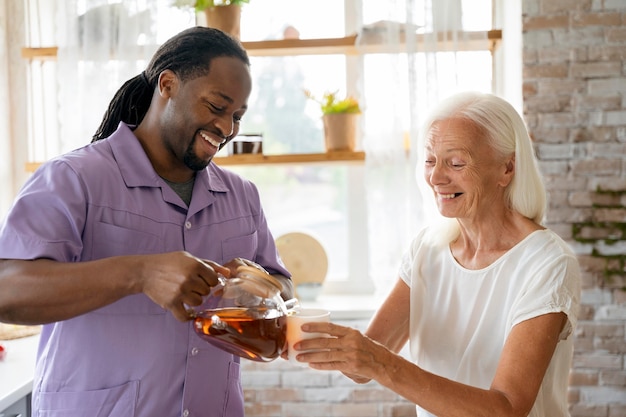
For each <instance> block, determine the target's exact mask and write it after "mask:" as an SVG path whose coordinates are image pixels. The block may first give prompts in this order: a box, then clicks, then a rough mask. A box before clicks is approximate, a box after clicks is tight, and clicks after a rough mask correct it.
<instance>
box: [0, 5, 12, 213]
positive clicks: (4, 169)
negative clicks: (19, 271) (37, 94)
mask: <svg viewBox="0 0 626 417" xmlns="http://www.w3.org/2000/svg"><path fill="white" fill-rule="evenodd" d="M8 37H9V28H8V16H7V8H6V5H5V4H4V3H3V4H2V6H0V45H2V47H0V74H2V75H3V76H2V77H0V78H1V81H0V82H1V83H2V90H3V91H6V92H9V94H3V95H2V96H1V97H0V138H2V140H1V141H0V181H1V183H2V184H5V186H4V187H2V188H3V189H4V190H3V191H2V194H1V195H0V209H1V211H0V218H2V214H3V213H4V212H5V211H6V210H7V209H8V207H9V204H10V203H9V202H10V200H11V198H12V197H11V194H12V193H11V189H12V187H11V186H8V185H9V184H12V183H13V175H12V173H11V167H12V163H11V129H10V113H9V98H10V96H11V94H10V93H11V90H10V89H9V85H10V84H9V77H8V74H9V53H8V48H6V45H8V44H9V42H8Z"/></svg>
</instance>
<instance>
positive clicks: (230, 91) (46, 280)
mask: <svg viewBox="0 0 626 417" xmlns="http://www.w3.org/2000/svg"><path fill="white" fill-rule="evenodd" d="M250 90H251V77H250V73H249V60H248V57H247V55H246V52H245V50H243V48H242V47H241V45H240V44H239V42H238V41H236V40H234V39H233V38H231V37H229V36H228V35H225V34H224V33H222V32H220V31H218V30H215V29H210V28H201V27H196V28H191V29H187V30H185V31H183V32H181V33H179V34H178V35H176V36H174V37H173V38H172V39H170V40H169V41H167V42H166V43H165V44H164V45H162V46H161V47H160V48H159V50H158V51H157V52H156V53H155V55H154V57H153V58H152V60H151V62H150V64H149V65H148V67H147V68H146V70H145V71H144V72H142V73H141V74H140V75H138V76H136V77H134V78H132V79H130V80H129V81H127V82H126V83H125V84H124V85H123V86H122V87H121V88H120V89H119V90H118V92H117V93H116V95H115V97H114V98H113V100H112V101H111V104H110V106H109V109H108V110H107V113H106V114H105V117H104V120H103V122H102V124H101V126H100V128H99V129H98V132H97V133H96V135H95V136H94V140H93V143H92V144H90V145H88V146H86V147H84V148H81V149H78V150H75V151H73V152H70V153H68V154H65V155H62V156H60V157H58V158H55V159H54V160H52V161H49V162H48V163H46V164H44V165H43V166H42V167H41V168H40V169H39V170H38V171H37V172H36V173H35V174H34V175H33V176H32V178H31V179H29V181H28V182H27V183H26V184H25V186H24V187H23V189H22V191H21V192H20V194H19V196H18V197H17V199H16V201H15V204H14V206H13V207H12V209H11V210H10V212H9V214H8V216H7V218H6V219H5V221H4V223H3V224H2V227H1V229H0V259H2V260H1V261H0V321H6V322H12V323H21V324H45V325H44V328H43V331H42V335H41V342H40V348H39V353H38V360H37V367H36V375H35V382H34V389H33V415H34V416H39V415H63V416H81V417H84V416H90V417H92V416H116V417H117V416H131V415H132V416H142V417H154V416H181V415H182V416H208V415H211V416H242V415H243V394H242V389H241V384H240V380H239V358H237V357H234V356H233V355H231V354H228V353H226V352H224V351H221V350H219V349H217V348H215V347H213V346H211V345H209V344H208V343H206V342H203V341H202V340H201V339H200V338H199V337H197V336H196V335H195V333H194V330H193V328H192V326H191V324H190V322H189V319H190V317H189V313H188V311H187V307H186V306H197V305H200V304H201V303H202V300H203V297H204V296H206V295H207V294H208V293H209V292H210V289H211V287H212V286H213V285H215V284H216V283H217V277H218V274H224V275H227V276H228V275H229V274H231V273H232V272H233V271H234V270H235V269H236V267H237V266H239V265H241V264H248V265H253V266H258V267H263V268H265V269H266V270H267V271H268V272H269V273H271V274H273V275H274V276H275V277H277V278H279V279H280V281H281V283H282V285H283V296H284V297H285V298H291V297H292V294H293V288H292V285H291V281H290V279H289V278H288V276H289V273H288V271H287V270H286V269H285V268H284V266H283V264H282V262H281V261H280V259H279V258H278V255H277V251H276V248H275V245H274V240H273V238H272V235H271V233H270V231H269V229H268V226H267V223H266V221H265V217H264V214H263V211H262V208H261V205H260V199H259V196H258V192H257V189H256V187H255V186H254V185H253V184H252V183H250V182H248V181H246V180H244V179H242V178H240V177H239V176H237V175H235V174H233V173H230V172H227V171H224V170H222V169H221V168H219V167H217V166H216V165H215V164H213V163H211V160H212V158H213V156H214V155H215V153H216V152H217V151H218V150H219V149H220V148H221V147H223V146H224V145H225V144H226V143H227V142H228V141H229V140H231V139H232V138H233V137H234V136H236V134H237V133H238V130H239V121H240V120H241V118H242V116H243V115H244V113H245V112H246V109H247V100H248V97H249V94H250Z"/></svg>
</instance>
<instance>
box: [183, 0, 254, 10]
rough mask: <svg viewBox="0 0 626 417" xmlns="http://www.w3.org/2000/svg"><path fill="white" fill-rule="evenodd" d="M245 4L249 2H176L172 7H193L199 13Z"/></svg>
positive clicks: (240, 0)
mask: <svg viewBox="0 0 626 417" xmlns="http://www.w3.org/2000/svg"><path fill="white" fill-rule="evenodd" d="M246 3H250V0H176V1H175V2H174V5H175V6H176V7H193V8H195V9H196V11H197V12H201V11H203V10H204V9H208V8H211V7H218V6H230V5H236V6H241V5H243V4H246Z"/></svg>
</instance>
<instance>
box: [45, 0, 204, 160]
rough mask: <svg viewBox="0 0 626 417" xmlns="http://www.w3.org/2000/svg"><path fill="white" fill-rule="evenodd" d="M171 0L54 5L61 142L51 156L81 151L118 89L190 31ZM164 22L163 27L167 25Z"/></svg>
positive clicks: (79, 0) (84, 0) (190, 20)
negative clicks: (177, 36)
mask: <svg viewBox="0 0 626 417" xmlns="http://www.w3.org/2000/svg"><path fill="white" fill-rule="evenodd" d="M171 4H172V1H171V0H152V1H150V0H124V1H120V2H111V1H106V0H65V1H61V2H58V9H57V10H58V11H57V17H56V21H57V33H58V46H59V50H58V55H57V63H58V106H59V107H58V108H59V116H58V117H59V119H58V120H59V124H60V125H59V132H60V134H59V140H58V141H57V142H56V149H50V150H49V152H50V153H52V154H58V153H62V152H66V151H68V150H71V149H74V148H77V147H80V146H83V145H85V144H87V143H89V142H90V141H91V137H92V136H93V134H94V133H95V131H96V129H97V127H98V126H99V125H100V122H101V120H102V117H103V115H104V112H105V110H106V108H107V106H108V104H109V102H110V100H111V99H112V98H113V95H114V94H115V92H116V91H117V89H118V88H119V87H120V86H121V85H122V84H123V83H124V82H125V81H126V80H128V79H130V78H132V77H134V76H135V75H137V74H138V73H140V72H141V71H142V70H143V69H144V68H145V66H146V65H147V63H148V61H149V59H150V58H151V57H152V55H153V53H154V52H155V50H156V48H157V47H158V45H160V44H161V43H163V42H164V41H165V40H166V39H167V38H169V37H170V36H172V35H174V34H175V33H177V32H179V31H180V30H182V29H184V28H186V27H189V26H193V25H194V24H195V20H194V19H195V17H194V15H193V12H191V11H190V10H189V9H187V10H185V9H172V8H171V7H169V6H171ZM166 22H167V23H166Z"/></svg>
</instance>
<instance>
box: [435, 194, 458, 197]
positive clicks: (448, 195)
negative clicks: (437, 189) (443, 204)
mask: <svg viewBox="0 0 626 417" xmlns="http://www.w3.org/2000/svg"><path fill="white" fill-rule="evenodd" d="M439 195H440V196H441V198H454V196H455V195H454V194H439Z"/></svg>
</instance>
